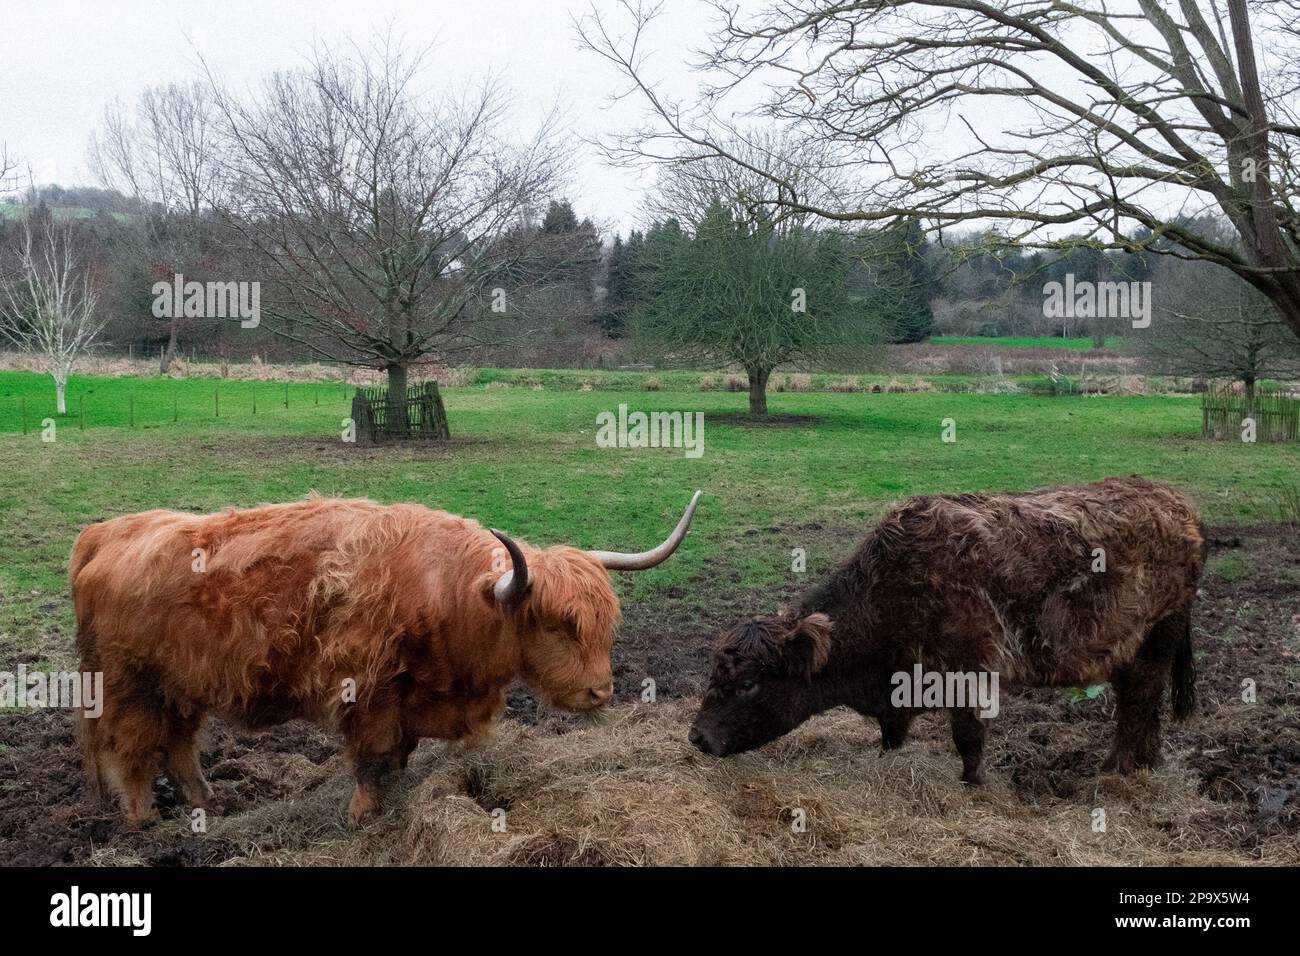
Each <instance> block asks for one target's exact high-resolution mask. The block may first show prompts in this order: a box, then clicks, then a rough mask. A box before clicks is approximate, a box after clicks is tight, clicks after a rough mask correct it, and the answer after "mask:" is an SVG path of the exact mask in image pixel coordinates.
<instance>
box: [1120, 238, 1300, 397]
mask: <svg viewBox="0 0 1300 956" xmlns="http://www.w3.org/2000/svg"><path fill="white" fill-rule="evenodd" d="M1153 279H1154V280H1155V281H1157V282H1159V283H1160V285H1161V287H1162V288H1164V289H1166V290H1167V291H1166V293H1165V295H1164V297H1163V298H1162V302H1161V306H1160V307H1159V309H1158V313H1159V318H1160V320H1159V321H1156V322H1153V323H1152V324H1151V327H1150V328H1149V329H1145V330H1143V331H1141V332H1135V333H1133V338H1134V341H1135V343H1136V345H1137V348H1138V351H1139V353H1140V354H1141V355H1142V356H1143V358H1144V359H1145V361H1146V362H1147V364H1148V366H1149V367H1151V368H1152V369H1153V370H1155V371H1159V372H1164V373H1167V374H1172V375H1196V376H1202V377H1205V378H1226V379H1232V380H1233V381H1237V382H1240V383H1241V384H1242V388H1243V391H1244V394H1245V399H1246V409H1247V412H1246V413H1247V414H1250V413H1251V410H1253V409H1254V407H1255V389H1256V386H1257V385H1258V383H1259V382H1260V381H1262V380H1263V379H1267V378H1281V377H1284V376H1292V375H1300V343H1298V342H1297V341H1296V339H1295V336H1294V335H1292V334H1291V332H1290V329H1288V328H1287V326H1286V325H1285V323H1283V322H1282V320H1281V318H1280V317H1279V316H1278V314H1277V311H1276V310H1275V309H1272V308H1270V306H1269V303H1268V301H1267V300H1266V299H1265V298H1264V297H1263V295H1261V294H1260V292H1259V291H1258V290H1256V289H1255V288H1253V287H1252V286H1250V285H1249V284H1248V283H1246V282H1244V281H1242V280H1241V279H1240V278H1239V277H1237V276H1236V275H1234V274H1233V273H1231V272H1229V271H1228V270H1227V269H1224V268H1222V267H1220V266H1214V265H1208V264H1206V263H1202V262H1187V261H1179V260H1165V261H1164V262H1162V264H1161V265H1160V266H1159V267H1158V268H1157V270H1156V272H1155V275H1154V276H1153Z"/></svg>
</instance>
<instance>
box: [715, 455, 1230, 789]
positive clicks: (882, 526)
mask: <svg viewBox="0 0 1300 956" xmlns="http://www.w3.org/2000/svg"><path fill="white" fill-rule="evenodd" d="M1096 549H1101V552H1098V551H1097V550H1096ZM1205 551H1206V548H1205V534H1204V529H1203V527H1202V525H1201V521H1200V519H1199V517H1198V516H1197V513H1196V510H1195V508H1194V507H1193V505H1192V503H1191V501H1189V500H1188V498H1187V496H1186V495H1184V494H1183V493H1182V492H1180V491H1177V490H1176V489H1174V488H1171V487H1169V486H1167V485H1161V484H1156V483H1153V482H1150V481H1146V480H1145V479H1143V478H1139V477H1131V478H1110V479H1107V480H1105V481H1102V482H1099V483H1097V484H1092V485H1083V486H1078V487H1066V488H1054V489H1049V490H1044V491H1035V492H1029V493H1023V494H967V495H929V496H925V497H919V498H914V499H911V500H909V501H906V502H904V503H903V504H901V505H899V506H897V507H895V508H894V509H892V510H891V511H890V512H889V513H887V514H886V515H885V516H884V517H883V518H882V519H881V520H880V522H879V524H878V525H877V526H876V528H875V529H873V530H872V531H871V533H870V534H869V535H868V536H867V538H866V540H865V541H863V543H862V545H861V546H860V547H859V548H858V550H857V552H856V553H855V554H854V555H853V557H852V558H850V559H849V560H848V562H846V563H845V564H844V565H843V566H842V567H840V568H839V569H838V570H837V571H835V572H834V573H833V574H832V575H831V576H830V578H829V579H828V580H826V581H825V582H823V583H822V584H821V585H820V586H818V587H815V588H813V589H812V590H810V591H808V592H807V593H806V594H804V595H803V597H802V598H801V600H800V601H799V602H798V603H797V606H796V607H795V608H794V609H793V610H791V611H789V612H786V613H782V614H780V615H779V616H777V617H760V618H754V619H752V620H750V621H747V622H745V623H743V624H741V625H740V626H739V627H737V628H735V629H734V630H732V631H731V632H730V633H729V634H727V635H726V636H725V637H724V638H723V640H722V641H721V642H720V644H719V646H718V647H717V648H716V650H715V652H714V658H713V670H712V674H711V677H710V683H709V687H708V690H707V692H706V694H705V697H704V701H703V704H702V706H701V708H700V712H699V714H698V716H697V717H696V720H695V725H694V727H693V728H692V731H691V740H692V742H693V743H695V745H696V746H698V747H699V748H700V749H701V750H704V751H705V752H708V753H712V754H715V755H719V756H723V755H727V754H732V753H737V752H740V751H743V750H749V749H752V748H754V747H758V746H761V745H762V744H765V743H767V742H768V741H771V740H774V739H776V738H777V737H779V736H781V735H782V734H785V733H787V732H789V731H790V730H792V729H794V728H795V727H797V726H798V725H799V724H801V723H802V722H803V721H804V720H806V719H808V718H809V717H810V716H812V715H813V714H816V713H820V712H821V711H824V710H827V709H829V708H831V707H835V706H839V705H845V706H848V707H852V708H854V709H855V710H857V711H859V712H860V713H862V714H864V715H867V716H870V717H874V718H876V719H878V720H879V721H880V728H881V740H882V744H883V746H884V747H885V748H886V749H892V748H894V747H897V746H899V745H901V744H902V742H903V740H904V738H905V737H906V734H907V729H908V726H909V724H910V723H911V720H912V718H913V716H914V715H915V713H916V711H915V710H914V709H912V708H910V707H908V708H902V707H898V706H895V705H894V703H893V702H892V701H891V692H892V691H893V689H894V683H893V680H894V678H895V675H897V674H900V673H909V674H910V673H911V672H912V669H913V665H914V664H916V663H920V664H921V665H922V667H923V669H924V670H925V671H931V672H939V673H944V674H954V673H980V672H983V673H986V674H991V673H996V674H997V675H998V676H999V684H1000V685H1005V684H1013V683H1019V684H1027V685H1033V686H1043V685H1048V686H1063V687H1068V686H1082V685H1087V684H1095V683H1101V682H1104V681H1110V682H1111V683H1112V684H1113V686H1114V689H1115V693H1116V696H1117V698H1118V726H1117V729H1116V736H1115V744H1114V749H1113V751H1112V752H1111V754H1110V757H1109V758H1108V760H1107V761H1106V764H1105V767H1106V769H1111V770H1116V771H1119V772H1121V773H1125V772H1128V771H1131V770H1133V769H1134V768H1135V767H1149V766H1154V765H1155V764H1156V763H1157V762H1158V761H1159V759H1160V701H1161V698H1162V696H1163V692H1164V687H1165V681H1166V679H1167V677H1168V676H1169V675H1170V674H1172V677H1173V689H1172V701H1173V710H1174V713H1175V715H1176V716H1177V717H1179V718H1183V717H1186V716H1187V715H1188V714H1189V713H1190V712H1191V710H1192V706H1193V682H1194V679H1195V672H1194V669H1193V666H1192V649H1191V611H1192V605H1193V602H1194V601H1195V598H1196V588H1197V582H1198V580H1199V579H1200V576H1201V572H1202V570H1203V569H1204V565H1205ZM1099 553H1104V560H1105V570H1104V571H1101V570H1094V566H1095V565H1096V563H1097V555H1098V554H1099ZM951 718H952V732H953V739H954V742H955V743H956V746H957V749H958V751H959V752H960V753H961V756H962V763H963V768H964V770H963V776H962V779H964V780H966V781H968V782H971V783H978V782H980V781H981V779H982V759H983V747H984V738H985V734H986V730H987V721H985V720H981V719H980V718H979V717H978V716H976V709H975V708H973V707H962V708H952V710H951Z"/></svg>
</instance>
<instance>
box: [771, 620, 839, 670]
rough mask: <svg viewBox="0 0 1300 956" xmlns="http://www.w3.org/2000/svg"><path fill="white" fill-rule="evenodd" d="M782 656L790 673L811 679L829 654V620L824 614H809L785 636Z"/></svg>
mask: <svg viewBox="0 0 1300 956" xmlns="http://www.w3.org/2000/svg"><path fill="white" fill-rule="evenodd" d="M785 641H786V643H785V654H784V655H782V656H783V657H784V659H785V662H786V665H787V666H788V667H789V669H790V671H791V672H792V673H794V674H795V675H796V676H799V677H811V676H812V675H813V674H816V673H817V672H818V671H819V670H821V669H822V667H823V666H824V665H825V664H826V659H827V658H828V657H830V654H831V619H830V618H829V617H827V616H826V615H825V614H821V613H817V614H809V615H808V616H807V617H805V618H803V619H802V620H800V621H799V622H798V623H796V624H795V626H794V628H793V629H792V630H791V631H790V632H789V634H787V635H786V639H785Z"/></svg>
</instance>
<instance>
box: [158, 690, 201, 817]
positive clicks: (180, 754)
mask: <svg viewBox="0 0 1300 956" xmlns="http://www.w3.org/2000/svg"><path fill="white" fill-rule="evenodd" d="M202 727H203V715H202V714H199V713H189V714H182V713H180V712H179V711H177V710H175V709H173V710H172V712H171V714H170V716H169V719H168V722H167V739H166V741H165V742H164V744H163V753H164V755H165V757H166V764H167V776H168V777H170V778H171V780H172V783H174V784H176V785H177V786H178V787H180V790H181V797H182V798H183V799H184V800H185V803H186V804H188V805H189V806H191V807H201V808H203V809H205V810H209V809H211V808H212V787H211V786H210V785H209V784H208V781H207V780H206V779H205V778H204V776H203V768H202V767H200V766H199V739H198V738H199V731H200V730H201V729H202Z"/></svg>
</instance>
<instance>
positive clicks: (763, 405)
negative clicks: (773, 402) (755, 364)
mask: <svg viewBox="0 0 1300 956" xmlns="http://www.w3.org/2000/svg"><path fill="white" fill-rule="evenodd" d="M771 374H772V370H771V369H770V368H762V369H750V370H749V414H751V415H766V414H767V379H768V376H770V375H771Z"/></svg>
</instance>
